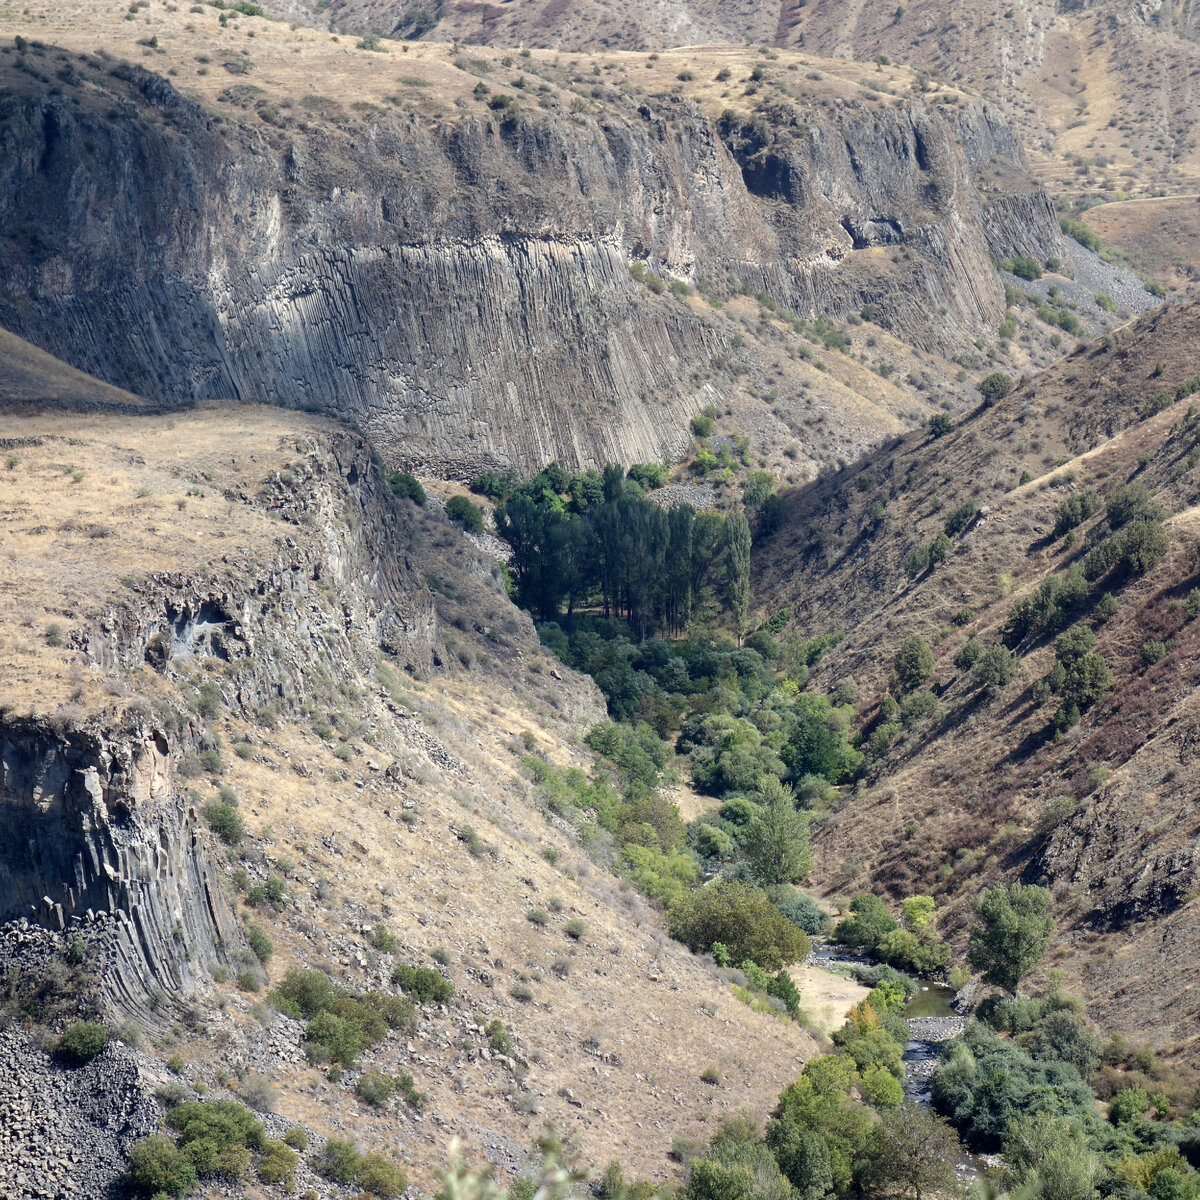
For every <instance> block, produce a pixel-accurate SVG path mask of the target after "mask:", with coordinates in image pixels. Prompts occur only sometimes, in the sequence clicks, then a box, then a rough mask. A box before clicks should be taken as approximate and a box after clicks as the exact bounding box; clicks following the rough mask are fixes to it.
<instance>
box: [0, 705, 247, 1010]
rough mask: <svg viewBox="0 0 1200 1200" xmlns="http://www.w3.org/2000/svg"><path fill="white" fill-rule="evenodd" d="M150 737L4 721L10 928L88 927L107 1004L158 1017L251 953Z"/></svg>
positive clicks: (166, 762)
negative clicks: (219, 967) (213, 971)
mask: <svg viewBox="0 0 1200 1200" xmlns="http://www.w3.org/2000/svg"><path fill="white" fill-rule="evenodd" d="M178 748H179V747H178V746H177V745H173V744H172V741H171V739H169V738H168V736H167V735H166V734H164V733H163V732H162V731H161V730H156V729H153V728H151V727H148V726H141V727H131V728H127V729H125V730H121V731H108V732H107V733H105V734H97V733H93V732H86V731H82V730H71V731H68V730H60V729H56V728H54V727H53V726H51V725H49V724H47V723H44V722H40V721H38V720H36V719H29V720H21V719H13V718H6V719H4V720H3V721H2V722H0V921H12V920H17V919H21V918H24V919H26V920H29V921H32V922H34V923H36V924H38V925H41V926H44V927H48V928H50V929H54V930H59V931H63V932H66V931H68V930H74V929H82V930H83V931H84V932H85V934H86V937H87V940H89V941H92V942H95V943H96V944H98V945H101V946H102V947H103V952H104V955H105V959H106V962H105V968H104V971H103V972H102V986H103V990H104V993H105V995H106V998H107V999H108V1000H109V1001H110V1002H111V1003H113V1004H115V1005H117V1006H119V1007H120V1008H121V1009H123V1010H125V1011H127V1012H134V1013H139V1014H141V1015H143V1016H144V1017H145V1018H146V1020H147V1022H148V1023H155V1022H154V1021H153V1017H152V1015H151V1013H150V1006H151V1002H152V997H154V996H155V995H156V994H157V993H159V992H162V993H175V994H179V993H185V992H188V991H192V990H195V989H196V988H197V987H198V986H200V985H201V984H202V983H203V981H204V980H205V979H206V978H207V971H208V970H209V969H210V968H211V967H212V965H214V964H215V963H218V962H223V961H225V959H226V955H227V952H228V951H229V950H230V949H233V948H236V947H238V946H240V945H241V934H240V932H239V930H238V928H237V925H236V922H235V921H234V919H233V915H232V913H231V912H230V909H229V906H228V904H227V903H226V901H225V898H224V895H223V893H222V891H221V888H220V886H219V883H218V881H217V879H216V877H215V875H214V873H213V870H212V868H211V866H210V864H209V860H208V857H207V854H206V852H205V847H204V845H203V844H202V839H201V835H200V833H199V814H197V813H196V812H195V810H194V808H193V807H192V806H191V805H189V804H188V803H187V801H186V799H185V798H184V797H183V795H182V794H181V792H180V789H178V788H177V787H176V786H174V782H173V777H172V754H173V752H177V750H178Z"/></svg>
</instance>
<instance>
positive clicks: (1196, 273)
mask: <svg viewBox="0 0 1200 1200" xmlns="http://www.w3.org/2000/svg"><path fill="white" fill-rule="evenodd" d="M1084 222H1085V224H1087V225H1088V226H1089V227H1090V228H1091V229H1094V230H1095V231H1096V233H1097V234H1098V235H1099V236H1100V238H1101V239H1102V240H1103V241H1104V243H1105V245H1106V246H1110V247H1112V248H1113V249H1114V250H1119V251H1120V252H1121V253H1122V254H1124V255H1125V256H1126V257H1127V258H1128V260H1129V262H1130V264H1131V265H1132V266H1134V267H1136V268H1137V269H1138V270H1139V271H1142V272H1144V273H1145V274H1147V275H1149V276H1151V277H1152V278H1153V279H1156V280H1158V282H1159V283H1161V284H1162V285H1163V286H1164V287H1168V288H1171V289H1172V290H1173V291H1176V292H1180V293H1182V294H1184V295H1194V294H1195V292H1196V290H1197V288H1198V286H1200V196H1198V195H1196V194H1194V193H1189V194H1188V195H1183V196H1165V197H1163V198H1161V199H1158V198H1153V197H1147V198H1145V199H1141V200H1126V201H1123V202H1117V203H1113V204H1101V205H1098V206H1097V207H1096V208H1090V209H1088V211H1087V213H1086V214H1085V216H1084Z"/></svg>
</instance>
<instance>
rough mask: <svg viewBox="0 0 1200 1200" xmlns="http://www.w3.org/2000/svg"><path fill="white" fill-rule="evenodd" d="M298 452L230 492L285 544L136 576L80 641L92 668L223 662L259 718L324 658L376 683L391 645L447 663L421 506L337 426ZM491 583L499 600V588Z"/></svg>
mask: <svg viewBox="0 0 1200 1200" xmlns="http://www.w3.org/2000/svg"><path fill="white" fill-rule="evenodd" d="M289 450H290V451H291V452H292V457H290V459H289V462H290V466H289V467H287V468H286V469H285V470H284V471H273V472H272V473H271V474H270V476H269V477H268V478H267V479H266V480H265V481H264V483H263V485H262V487H261V488H260V489H258V490H255V491H253V492H251V491H249V490H242V491H239V492H233V491H230V492H227V493H226V499H228V500H229V501H231V502H233V503H237V504H246V505H254V506H257V507H261V508H265V509H266V510H268V511H269V512H271V513H272V514H273V515H275V516H276V517H278V518H279V519H280V520H281V522H282V524H281V529H282V530H283V536H282V537H280V538H279V539H278V541H277V542H276V544H275V545H274V546H272V547H271V548H270V549H269V551H268V552H267V553H265V554H264V553H262V552H261V548H250V547H247V548H245V549H243V550H241V551H237V552H234V553H232V554H228V555H225V556H224V557H223V559H222V561H221V562H220V563H219V564H215V565H214V567H213V568H212V569H211V570H208V571H205V572H204V573H203V574H193V573H190V572H187V571H164V572H160V573H156V574H153V575H151V576H149V577H148V578H146V579H145V580H143V581H141V582H139V583H137V584H135V585H134V586H133V588H132V589H131V591H132V593H133V595H132V597H131V598H130V599H127V600H125V601H123V602H122V603H119V604H114V605H113V606H111V607H110V608H108V609H106V610H104V611H102V612H101V613H99V614H98V615H96V616H95V617H93V618H92V619H91V620H90V621H89V623H88V624H87V626H86V627H85V628H81V629H80V630H78V631H76V632H75V633H74V634H73V635H72V640H73V641H74V642H75V644H77V645H78V647H79V648H80V649H81V650H83V651H84V652H85V653H86V654H87V657H88V658H89V659H90V660H91V661H92V662H94V663H95V664H96V665H98V666H102V667H109V668H111V667H126V668H129V667H136V666H139V665H141V664H143V663H145V664H149V665H150V666H151V667H153V668H154V669H155V670H157V671H159V672H160V673H163V674H165V675H168V676H171V677H178V676H179V675H180V673H181V672H186V671H187V670H188V669H189V668H190V667H191V666H193V665H194V664H195V663H196V662H198V661H200V662H202V661H204V660H206V659H207V660H216V661H217V662H219V663H221V664H222V665H223V670H222V672H221V673H220V674H219V675H216V676H214V677H213V686H214V687H216V688H217V690H218V691H219V692H220V694H221V700H222V703H223V704H224V705H225V706H227V707H231V708H234V709H237V710H239V711H241V712H243V713H247V714H253V713H255V712H257V711H258V710H259V709H261V708H263V707H265V706H273V707H274V708H276V709H277V710H279V711H280V712H292V711H295V710H296V709H297V708H298V707H299V706H300V705H301V704H303V703H304V702H305V701H306V700H308V699H309V698H311V690H312V687H313V686H314V679H316V676H315V675H314V665H315V664H319V665H320V671H319V672H318V673H317V674H318V675H319V676H320V681H319V683H318V686H329V685H330V681H331V680H332V681H336V682H343V681H345V680H348V679H351V678H358V677H365V678H370V677H371V675H372V674H373V672H374V668H375V662H376V660H377V658H378V656H379V654H380V653H381V652H382V653H383V654H385V655H387V656H389V658H390V659H391V660H392V662H393V664H394V665H395V666H396V667H397V668H398V669H401V670H406V671H412V672H417V673H422V674H423V673H425V672H427V671H429V670H431V669H433V668H435V667H437V666H440V665H441V659H442V654H443V650H442V648H441V643H440V636H439V632H438V622H437V614H436V611H435V607H434V602H433V596H432V594H431V592H430V591H429V588H428V587H427V586H426V582H425V580H424V579H422V578H421V575H420V573H419V571H418V570H417V568H416V567H415V565H414V563H413V531H412V528H411V517H410V514H411V506H409V505H408V504H407V502H404V503H400V502H397V501H396V500H395V498H394V497H393V496H392V495H391V492H390V491H389V489H388V487H387V485H386V483H385V481H384V478H383V474H382V472H381V471H380V470H379V469H378V467H377V464H376V461H375V459H374V457H373V455H372V453H371V450H370V448H369V447H368V446H367V444H366V442H365V441H364V440H363V439H362V438H361V437H359V436H358V435H356V434H351V433H337V432H331V434H330V436H329V437H328V438H324V437H314V436H308V437H298V438H297V439H296V440H295V442H294V443H292V444H290V445H289ZM486 586H487V590H488V591H489V592H491V593H492V594H493V595H494V594H495V591H496V589H497V587H498V585H497V584H495V583H494V581H491V580H489V581H488V583H487V585H486ZM529 637H530V639H531V640H533V637H534V635H533V633H532V629H530V630H529Z"/></svg>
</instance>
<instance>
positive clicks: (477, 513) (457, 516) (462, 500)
mask: <svg viewBox="0 0 1200 1200" xmlns="http://www.w3.org/2000/svg"><path fill="white" fill-rule="evenodd" d="M446 516H448V517H449V518H450V520H452V521H456V522H457V523H458V524H459V525H461V526H462V527H463V528H464V529H465V530H467V532H468V533H482V532H483V512H482V511H481V510H480V508H479V505H477V504H472V503H471V501H470V500H468V499H467V498H466V496H451V497H450V499H449V500H447V501H446Z"/></svg>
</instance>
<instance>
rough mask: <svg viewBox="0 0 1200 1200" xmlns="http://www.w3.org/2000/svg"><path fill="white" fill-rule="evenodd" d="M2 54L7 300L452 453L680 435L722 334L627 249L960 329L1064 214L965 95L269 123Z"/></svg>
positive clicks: (132, 349)
mask: <svg viewBox="0 0 1200 1200" xmlns="http://www.w3.org/2000/svg"><path fill="white" fill-rule="evenodd" d="M101 68H103V69H101ZM0 70H3V71H5V72H7V73H8V74H9V75H10V76H11V77H12V78H11V82H12V83H13V85H14V86H13V93H12V96H11V97H10V99H9V100H8V101H7V102H6V103H5V105H4V107H3V110H2V112H0V162H2V163H3V166H2V167H0V221H2V222H3V225H4V227H5V229H7V230H10V231H11V236H10V237H9V238H8V239H7V240H6V241H5V243H4V244H3V247H2V248H0V262H2V264H3V268H4V273H5V278H6V288H5V291H4V292H3V293H2V294H0V324H3V325H6V326H7V327H9V328H10V329H12V330H13V331H14V332H17V333H19V334H21V335H22V336H24V337H26V338H28V339H29V340H31V341H33V342H34V343H35V344H37V345H39V346H42V347H43V348H46V349H48V350H50V351H51V352H53V353H55V354H57V355H58V356H60V357H62V358H64V359H66V360H67V361H68V362H70V363H71V364H73V365H75V366H77V367H79V368H81V369H85V370H87V371H89V372H91V373H93V374H95V375H98V376H99V377H101V378H103V379H105V380H108V381H110V382H112V383H114V384H117V385H119V386H121V387H125V388H128V389H130V390H131V391H134V392H137V393H139V394H142V395H145V396H148V397H150V398H152V399H162V400H167V401H171V402H186V401H191V400H199V399H205V398H213V397H234V398H237V399H265V400H270V401H273V402H278V403H283V404H288V405H295V406H304V407H310V408H318V409H322V410H326V411H331V412H334V413H336V414H338V415H340V416H342V417H345V418H349V419H351V420H353V421H355V422H357V423H358V424H359V426H360V427H361V428H362V429H363V430H364V431H366V432H368V433H369V435H370V437H371V439H372V442H373V443H374V444H375V445H376V446H377V447H378V448H379V449H380V450H381V452H382V453H383V454H384V455H385V457H387V458H388V459H389V460H390V461H392V462H395V463H416V462H421V463H423V464H425V465H426V466H429V467H432V468H433V469H437V470H441V471H444V472H446V473H447V474H457V475H465V474H467V473H470V472H472V471H474V470H476V469H478V468H479V467H480V466H482V465H484V464H488V463H496V462H508V461H513V462H516V463H518V464H520V465H521V466H523V467H533V466H538V465H541V464H543V463H544V462H545V461H547V460H549V459H552V458H557V459H559V460H560V461H562V462H564V463H566V464H569V465H571V466H576V465H582V464H590V463H598V462H603V461H606V460H610V459H614V460H623V461H631V460H635V459H646V458H656V457H660V456H662V455H670V454H673V453H675V452H677V451H678V450H679V449H680V448H681V446H682V444H683V442H684V438H685V430H686V423H687V418H688V417H689V415H691V414H692V413H694V412H695V411H697V410H698V409H699V408H700V407H701V406H702V405H703V404H704V403H707V402H709V401H711V400H712V399H714V398H716V397H715V395H714V393H713V391H712V390H711V385H708V384H706V383H705V382H703V381H702V380H701V379H700V377H699V374H698V372H699V371H700V370H701V369H703V368H704V367H706V366H707V364H708V362H709V360H710V359H711V358H712V356H713V355H715V354H718V353H722V352H724V351H725V350H726V349H727V348H728V343H729V338H730V336H731V335H730V334H729V333H728V332H725V331H723V330H722V329H721V328H720V327H718V326H717V325H716V324H714V322H713V321H712V320H711V319H710V318H709V316H708V315H707V310H706V309H705V308H704V307H703V306H702V305H695V304H687V303H683V302H681V301H679V300H678V299H676V298H674V297H671V296H654V295H651V294H650V293H649V292H648V291H647V290H646V289H645V288H643V287H642V286H640V285H639V284H638V283H636V282H635V280H634V279H633V278H631V276H630V273H629V270H628V263H629V262H630V260H634V259H636V260H642V261H644V262H645V263H647V264H648V265H649V266H650V267H651V268H652V269H654V270H656V271H658V272H660V273H663V274H667V275H672V276H677V277H679V278H682V279H685V280H692V281H695V280H698V279H703V278H708V279H712V278H729V277H733V278H736V279H740V280H744V281H746V282H747V283H749V284H750V285H752V286H753V287H755V288H759V289H762V290H765V291H767V292H769V293H771V294H772V295H773V296H774V297H775V298H776V299H777V300H778V301H779V302H781V303H784V304H787V305H790V306H791V307H793V308H795V309H796V310H797V311H798V312H800V313H801V314H804V315H816V314H818V313H826V314H829V315H832V316H840V315H844V314H846V313H849V312H853V311H857V310H858V309H859V308H861V307H862V306H863V305H864V304H867V303H870V304H873V305H875V306H876V307H877V309H878V311H879V313H880V320H881V322H882V323H884V324H885V325H887V326H889V327H891V328H893V329H894V330H896V331H897V332H900V333H901V334H902V336H904V337H905V338H906V339H908V340H910V341H911V342H913V343H914V344H915V345H917V346H918V347H921V348H925V349H934V350H940V351H949V352H955V351H956V350H958V349H961V348H962V347H963V346H964V345H966V343H967V342H968V341H970V340H972V339H974V338H975V337H977V336H979V335H980V334H981V333H982V332H984V331H985V330H986V329H994V327H995V324H996V323H997V322H998V320H999V319H1000V317H1001V315H1002V312H1003V295H1002V292H1001V290H1000V288H999V285H998V283H997V281H996V277H995V274H994V272H993V270H992V264H991V261H990V257H989V256H990V255H1004V254H1011V253H1015V252H1030V253H1033V252H1035V251H1036V253H1037V254H1038V256H1039V257H1046V256H1048V255H1049V254H1050V253H1055V252H1056V251H1057V250H1058V247H1059V246H1060V237H1059V232H1058V229H1057V225H1056V224H1055V222H1054V220H1053V214H1052V213H1051V210H1050V206H1049V204H1048V202H1047V200H1046V198H1045V196H1044V194H1043V193H1042V192H1041V191H1040V190H1039V189H1037V188H1035V187H1034V186H1033V185H1031V184H1030V183H1029V181H1028V177H1027V176H1026V175H1025V173H1024V167H1023V163H1022V161H1021V157H1020V152H1019V149H1018V148H1017V146H1016V144H1015V142H1014V141H1013V140H1012V137H1011V134H1010V133H1008V131H1007V130H1006V129H1005V127H1004V125H1003V122H1002V121H1001V120H1000V118H999V117H998V115H997V114H996V113H995V111H994V110H991V109H989V108H988V107H987V106H985V105H982V104H980V105H975V104H972V103H969V102H967V101H966V100H965V99H961V98H960V101H959V104H958V107H957V108H953V107H952V108H950V109H946V110H943V109H942V108H935V107H933V106H931V105H927V104H925V103H924V102H922V101H920V100H918V99H911V100H908V99H906V100H902V101H895V102H893V101H891V100H889V101H888V102H887V103H875V102H872V101H869V100H854V101H845V100H843V99H841V98H838V99H837V100H836V101H835V100H829V99H825V100H821V101H814V102H812V103H810V104H807V105H800V106H798V107H797V106H784V107H781V108H780V109H779V111H777V112H771V113H768V114H766V115H765V116H761V115H760V116H759V117H757V118H755V119H753V120H750V119H747V120H745V121H743V120H741V119H735V118H729V117H726V118H723V119H722V120H720V121H713V120H711V119H709V118H708V117H707V116H705V114H704V113H703V112H702V111H701V110H700V109H699V107H698V106H697V105H695V104H694V103H693V102H691V101H686V100H683V99H681V98H679V97H674V98H672V97H660V98H658V99H655V100H647V101H645V102H642V103H639V102H638V101H637V100H636V99H633V98H629V97H621V96H619V95H618V94H617V93H612V96H613V97H614V99H613V101H612V103H611V106H610V107H608V108H606V109H603V110H601V112H600V113H599V115H596V114H592V115H585V114H580V113H576V114H572V115H570V116H566V115H554V114H551V113H542V112H530V113H528V114H526V115H523V116H522V117H521V118H520V119H509V120H501V119H499V118H494V117H491V116H488V117H478V116H475V117H472V116H462V117H459V118H455V119H449V118H445V119H442V120H440V121H432V120H424V119H418V118H416V117H412V118H400V117H398V116H397V117H389V116H386V115H384V114H377V115H372V116H371V117H370V118H368V119H365V121H364V122H363V123H362V124H358V125H355V126H353V127H348V128H336V129H320V130H318V129H316V128H310V129H309V131H308V132H307V133H304V132H302V131H300V130H292V131H289V132H287V133H283V132H281V131H279V130H272V129H270V128H268V127H264V126H263V125H261V124H257V125H255V127H254V128H253V129H251V128H249V127H246V126H242V125H239V124H235V123H234V122H232V121H230V120H216V119H213V118H212V117H210V116H209V115H208V114H207V113H206V112H205V111H204V110H203V109H201V108H200V107H198V106H197V105H195V104H193V103H192V102H190V101H188V100H185V99H184V98H182V97H181V96H180V95H178V94H177V93H176V92H175V91H174V90H173V89H172V88H171V86H170V85H169V84H168V83H167V82H166V81H165V80H163V79H162V78H160V77H158V76H154V75H151V74H148V73H146V72H145V71H143V70H141V69H140V68H135V67H130V66H126V65H120V64H118V65H113V66H111V67H106V66H105V64H103V63H98V62H96V61H93V60H79V62H78V63H77V68H76V70H75V71H74V73H73V74H72V75H70V76H68V78H67V80H66V82H64V83H61V84H56V86H55V88H53V89H51V88H49V87H45V88H43V87H40V86H38V85H37V83H36V81H34V82H31V78H30V76H29V75H27V74H26V75H22V74H20V73H18V72H16V71H9V69H8V68H7V67H4V68H0ZM61 77H62V73H60V78H61ZM72 79H73V80H74V82H72V81H71V80H72ZM6 82H9V80H6ZM947 112H950V113H951V115H950V116H947V115H946V113H947ZM984 164H986V167H987V170H988V171H989V173H990V176H991V180H992V181H991V182H990V183H989V185H988V192H987V194H986V195H984V194H982V193H981V192H980V191H979V190H978V189H977V187H976V183H975V177H976V175H977V174H979V172H980V170H981V169H982V168H983V166H984ZM113 197H115V198H116V201H115V202H113V200H112V199H111V198H113Z"/></svg>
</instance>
